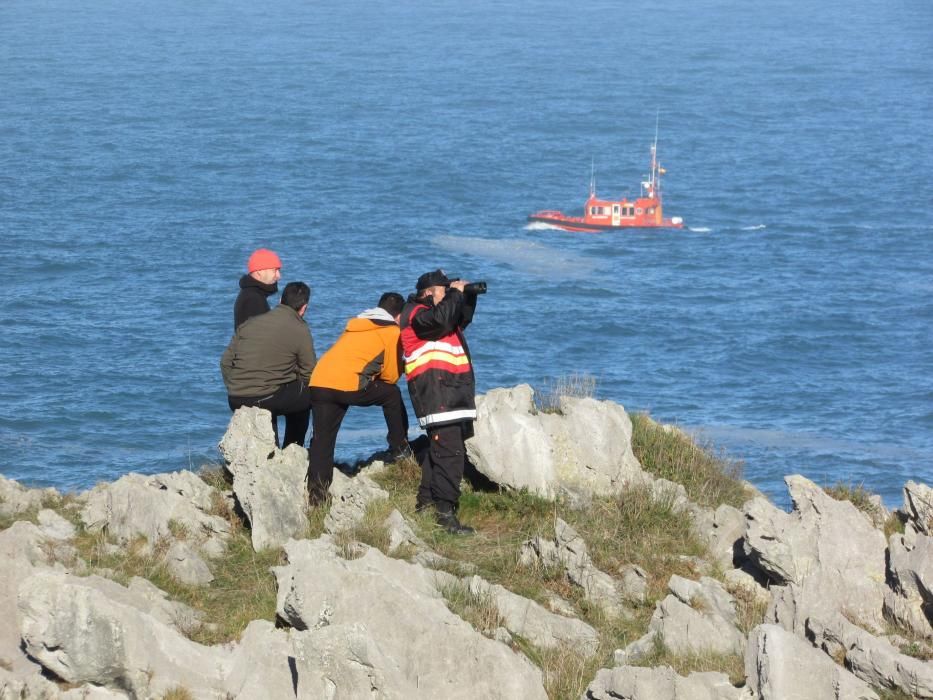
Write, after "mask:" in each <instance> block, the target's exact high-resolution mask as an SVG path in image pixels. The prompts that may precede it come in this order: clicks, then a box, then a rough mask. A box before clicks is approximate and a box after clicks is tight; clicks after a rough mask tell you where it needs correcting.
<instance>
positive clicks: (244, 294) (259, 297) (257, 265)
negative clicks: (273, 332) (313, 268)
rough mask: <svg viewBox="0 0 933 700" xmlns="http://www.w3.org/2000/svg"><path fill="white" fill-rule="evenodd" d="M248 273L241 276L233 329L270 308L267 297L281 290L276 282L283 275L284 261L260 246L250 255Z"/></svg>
mask: <svg viewBox="0 0 933 700" xmlns="http://www.w3.org/2000/svg"><path fill="white" fill-rule="evenodd" d="M246 273H247V274H245V275H243V276H242V277H241V278H240V293H239V295H238V296H237V298H236V302H235V303H234V305H233V330H236V329H237V328H239V327H240V326H241V325H242V323H243V322H244V321H245V320H246V319H248V318H252V317H253V316H258V315H259V314H264V313H266V312H267V311H268V310H269V302H268V301H267V297H270V296H272V295H273V294H275V293H276V292H277V291H279V287H278V285H277V284H276V282H278V281H279V279H280V278H281V277H282V261H281V260H279V256H278V255H276V254H275V253H273V252H272V251H271V250H267V249H266V248H260V249H259V250H256V251H254V252H253V254H252V255H250V256H249V260H248V261H247V262H246Z"/></svg>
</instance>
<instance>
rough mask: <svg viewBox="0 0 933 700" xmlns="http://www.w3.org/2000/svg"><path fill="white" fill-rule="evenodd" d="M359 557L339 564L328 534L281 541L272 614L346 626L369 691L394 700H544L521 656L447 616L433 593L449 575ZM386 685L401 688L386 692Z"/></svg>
mask: <svg viewBox="0 0 933 700" xmlns="http://www.w3.org/2000/svg"><path fill="white" fill-rule="evenodd" d="M360 551H361V552H362V554H361V556H359V557H358V558H356V559H352V560H347V559H343V558H342V557H341V556H340V555H339V553H338V547H337V546H336V545H335V544H334V542H333V541H332V540H331V539H330V537H329V536H326V535H325V536H323V537H321V538H318V539H317V540H303V541H291V542H288V543H287V544H286V545H285V552H286V554H287V556H288V564H287V565H286V566H280V567H276V568H275V569H274V573H275V576H276V579H277V582H278V590H279V594H278V602H277V605H276V609H277V613H278V615H279V617H280V618H282V619H283V620H285V621H286V622H288V624H289V625H291V626H292V627H294V628H295V629H297V630H309V631H311V632H313V633H314V634H317V633H318V632H319V631H321V630H324V631H325V632H326V633H327V634H329V635H334V634H338V630H348V629H352V630H353V631H354V633H355V634H356V635H357V637H359V638H360V639H365V640H366V647H365V648H366V658H367V664H366V665H367V667H368V668H369V672H370V673H371V674H372V679H371V680H372V682H373V683H374V684H375V683H376V681H377V680H378V681H379V682H380V683H381V684H380V685H378V686H376V685H373V686H372V687H373V688H376V689H379V690H380V691H381V690H382V689H383V688H386V689H390V690H392V692H393V693H397V695H395V696H397V697H406V693H410V695H408V697H424V698H435V697H445V698H476V697H483V698H513V697H522V698H544V697H545V693H544V688H543V686H542V680H541V673H540V671H539V670H538V669H537V668H535V667H534V666H533V665H532V664H531V663H530V662H529V661H528V660H527V659H526V658H525V657H524V656H523V655H521V654H518V653H516V652H514V651H512V650H511V649H509V648H508V647H507V646H505V645H504V644H502V643H500V642H497V641H494V640H491V639H488V638H486V637H484V636H483V635H481V634H480V633H478V632H477V631H476V630H474V629H473V627H471V626H470V625H469V624H468V623H466V622H464V621H463V620H462V619H460V618H459V617H457V616H456V615H454V614H453V613H452V612H450V610H449V609H448V608H447V605H446V604H445V602H444V599H443V596H442V594H441V589H442V588H443V587H445V586H452V585H457V584H458V580H457V579H456V578H455V577H453V576H451V575H450V574H445V573H444V572H440V571H430V570H428V569H424V568H423V567H420V566H417V565H414V564H409V563H407V562H404V561H400V560H397V559H391V558H389V557H386V556H385V555H383V554H382V553H380V552H379V551H378V550H376V549H372V548H369V547H365V546H363V547H361V548H360ZM314 638H315V637H313V636H312V637H311V639H312V640H313V639H314ZM334 663H338V664H341V663H342V664H347V665H352V664H353V663H354V661H353V659H352V658H350V659H347V660H345V661H341V660H340V659H334ZM454 667H456V669H457V670H456V673H453V672H452V669H453V668H454ZM348 672H349V671H348ZM391 678H395V679H396V680H398V679H399V678H401V679H404V681H405V683H406V685H404V686H403V687H400V688H398V689H397V690H396V689H393V688H392V687H391V685H385V684H386V683H388V680H387V679H391ZM380 679H382V680H380ZM343 697H350V696H343Z"/></svg>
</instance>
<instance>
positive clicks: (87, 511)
mask: <svg viewBox="0 0 933 700" xmlns="http://www.w3.org/2000/svg"><path fill="white" fill-rule="evenodd" d="M195 481H197V482H200V483H201V485H202V487H203V489H202V490H203V491H204V492H212V491H213V489H211V487H210V486H208V485H207V484H205V483H204V482H202V481H201V480H200V479H198V477H197V476H195V475H193V474H191V473H190V472H189V473H184V472H178V473H176V474H169V475H166V474H157V475H155V476H143V475H142V474H127V475H126V476H123V477H121V478H120V479H117V481H115V482H113V483H112V484H101V485H98V486H96V487H95V488H93V489H92V490H90V491H88V492H86V493H84V494H82V495H81V496H80V500H81V501H82V502H83V504H84V507H83V508H82V509H81V513H80V517H81V520H82V522H84V524H85V526H86V527H87V528H88V529H89V530H91V531H96V530H106V532H107V535H108V537H111V538H113V539H115V540H116V541H117V542H119V543H121V544H125V543H127V542H130V541H131V540H133V539H135V538H137V537H140V536H142V537H145V538H146V540H148V541H149V543H150V544H155V543H156V542H158V541H159V540H163V539H164V540H173V539H174V538H175V535H174V533H173V531H172V529H173V528H180V529H182V530H184V532H185V533H186V534H185V537H186V539H189V540H190V541H192V542H194V543H198V544H200V543H204V542H206V541H208V540H211V539H219V540H221V541H226V539H227V537H228V536H229V533H230V524H229V523H228V522H227V521H226V520H225V519H224V518H221V517H218V516H216V515H211V514H210V513H208V512H206V511H205V510H202V509H201V508H199V507H198V506H197V505H196V503H197V502H199V501H201V502H203V497H202V498H198V497H194V498H193V497H192V494H191V492H190V488H191V485H192V484H193V483H194V482H195Z"/></svg>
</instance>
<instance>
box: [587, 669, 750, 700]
mask: <svg viewBox="0 0 933 700" xmlns="http://www.w3.org/2000/svg"><path fill="white" fill-rule="evenodd" d="M744 697H746V696H745V695H744V693H743V691H742V690H741V689H740V688H736V687H735V686H733V685H732V683H731V682H730V681H729V677H728V676H727V675H726V674H724V673H712V672H710V673H691V674H690V675H689V676H687V677H684V676H679V675H677V673H676V672H675V671H674V669H672V668H671V667H670V666H660V667H658V668H642V667H639V666H618V667H616V668H612V669H608V668H604V669H602V670H600V671H599V672H598V673H597V674H596V678H595V679H593V682H592V683H590V685H589V686H588V687H587V689H586V694H585V695H584V699H585V700H740V699H741V698H744Z"/></svg>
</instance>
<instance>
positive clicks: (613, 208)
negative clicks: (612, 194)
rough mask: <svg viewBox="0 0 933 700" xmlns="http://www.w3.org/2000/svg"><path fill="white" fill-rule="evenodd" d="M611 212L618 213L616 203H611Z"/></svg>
mask: <svg viewBox="0 0 933 700" xmlns="http://www.w3.org/2000/svg"><path fill="white" fill-rule="evenodd" d="M612 213H613V214H618V213H619V205H618V204H613V205H612Z"/></svg>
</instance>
